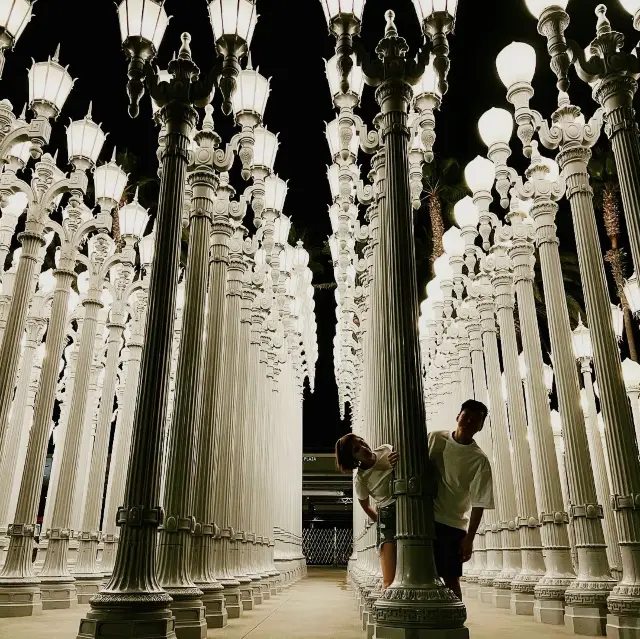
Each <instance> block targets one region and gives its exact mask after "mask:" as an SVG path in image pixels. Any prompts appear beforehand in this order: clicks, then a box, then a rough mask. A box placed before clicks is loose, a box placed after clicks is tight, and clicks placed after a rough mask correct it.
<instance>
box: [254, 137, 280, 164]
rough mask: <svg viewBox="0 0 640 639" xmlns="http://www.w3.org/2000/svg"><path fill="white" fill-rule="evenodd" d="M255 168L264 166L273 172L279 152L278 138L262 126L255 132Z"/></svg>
mask: <svg viewBox="0 0 640 639" xmlns="http://www.w3.org/2000/svg"><path fill="white" fill-rule="evenodd" d="M253 136H254V144H253V164H252V166H253V167H256V166H262V167H265V168H266V169H267V170H268V171H269V172H271V171H273V165H274V163H275V161H276V153H277V152H278V136H277V135H276V134H274V133H271V131H269V130H267V129H265V128H264V127H262V126H257V127H256V128H255V129H254V130H253Z"/></svg>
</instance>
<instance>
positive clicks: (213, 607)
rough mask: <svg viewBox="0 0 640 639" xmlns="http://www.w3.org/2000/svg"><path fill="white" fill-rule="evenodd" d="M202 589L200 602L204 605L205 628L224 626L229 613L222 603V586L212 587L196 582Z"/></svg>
mask: <svg viewBox="0 0 640 639" xmlns="http://www.w3.org/2000/svg"><path fill="white" fill-rule="evenodd" d="M196 586H198V588H200V590H202V603H203V605H204V607H205V619H206V621H207V628H224V627H225V626H226V625H227V621H228V619H229V615H228V614H227V608H226V606H225V603H224V594H223V593H222V586H221V585H218V587H216V588H212V587H211V586H208V585H207V584H200V583H196Z"/></svg>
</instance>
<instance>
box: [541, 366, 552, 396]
mask: <svg viewBox="0 0 640 639" xmlns="http://www.w3.org/2000/svg"><path fill="white" fill-rule="evenodd" d="M542 379H543V380H544V387H545V388H546V389H547V393H551V391H552V390H553V367H552V366H549V364H542Z"/></svg>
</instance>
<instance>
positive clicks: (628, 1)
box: [620, 0, 640, 16]
mask: <svg viewBox="0 0 640 639" xmlns="http://www.w3.org/2000/svg"><path fill="white" fill-rule="evenodd" d="M620 4H621V5H622V8H623V9H624V10H625V11H627V12H628V13H630V14H631V15H632V16H635V15H636V13H638V11H640V0H620Z"/></svg>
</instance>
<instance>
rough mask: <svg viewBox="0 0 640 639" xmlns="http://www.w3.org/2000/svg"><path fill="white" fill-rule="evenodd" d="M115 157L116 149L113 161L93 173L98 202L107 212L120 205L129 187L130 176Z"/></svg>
mask: <svg viewBox="0 0 640 639" xmlns="http://www.w3.org/2000/svg"><path fill="white" fill-rule="evenodd" d="M115 155H116V152H115V149H114V151H113V157H112V158H111V160H110V161H109V162H107V163H105V164H101V165H100V166H98V167H96V170H95V171H94V172H93V185H94V187H95V193H96V201H97V202H98V204H99V205H100V206H101V207H102V208H103V209H107V210H108V209H112V208H114V207H115V206H117V205H118V202H120V200H121V199H122V194H123V193H124V189H125V187H126V186H127V179H128V175H127V174H126V173H125V172H124V171H123V170H122V169H121V168H120V167H119V166H118V165H117V164H116V158H115Z"/></svg>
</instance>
